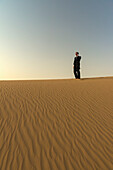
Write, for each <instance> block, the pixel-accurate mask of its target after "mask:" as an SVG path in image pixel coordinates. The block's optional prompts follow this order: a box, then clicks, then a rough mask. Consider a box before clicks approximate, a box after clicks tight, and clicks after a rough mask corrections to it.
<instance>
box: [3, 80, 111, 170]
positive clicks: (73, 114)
mask: <svg viewBox="0 0 113 170" xmlns="http://www.w3.org/2000/svg"><path fill="white" fill-rule="evenodd" d="M82 169H83V170H91V169H96V170H106V169H110V170H113V78H112V77H111V78H98V79H82V80H77V81H76V80H74V79H70V80H45V81H40V80H39V81H0V170H82Z"/></svg>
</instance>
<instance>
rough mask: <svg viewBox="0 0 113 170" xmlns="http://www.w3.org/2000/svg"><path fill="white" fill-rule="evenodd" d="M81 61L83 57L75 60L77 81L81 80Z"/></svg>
mask: <svg viewBox="0 0 113 170" xmlns="http://www.w3.org/2000/svg"><path fill="white" fill-rule="evenodd" d="M80 60H81V56H77V57H75V58H74V63H73V64H74V75H75V78H76V79H80Z"/></svg>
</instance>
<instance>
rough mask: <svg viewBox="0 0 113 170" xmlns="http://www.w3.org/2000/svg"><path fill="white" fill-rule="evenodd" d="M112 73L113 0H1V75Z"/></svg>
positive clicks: (36, 76) (39, 76) (2, 77)
mask: <svg viewBox="0 0 113 170" xmlns="http://www.w3.org/2000/svg"><path fill="white" fill-rule="evenodd" d="M75 51H79V52H80V55H81V56H82V61H81V76H82V77H97V76H112V75H113V1H112V0H99V1H98V0H0V80H5V79H47V78H73V77H74V76H73V73H72V63H73V58H74V53H75Z"/></svg>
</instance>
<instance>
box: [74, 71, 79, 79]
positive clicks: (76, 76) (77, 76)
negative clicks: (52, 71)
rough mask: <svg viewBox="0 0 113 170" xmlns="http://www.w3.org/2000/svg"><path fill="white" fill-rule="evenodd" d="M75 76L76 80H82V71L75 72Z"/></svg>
mask: <svg viewBox="0 0 113 170" xmlns="http://www.w3.org/2000/svg"><path fill="white" fill-rule="evenodd" d="M74 74H75V78H76V79H80V70H75V71H74Z"/></svg>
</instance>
